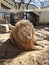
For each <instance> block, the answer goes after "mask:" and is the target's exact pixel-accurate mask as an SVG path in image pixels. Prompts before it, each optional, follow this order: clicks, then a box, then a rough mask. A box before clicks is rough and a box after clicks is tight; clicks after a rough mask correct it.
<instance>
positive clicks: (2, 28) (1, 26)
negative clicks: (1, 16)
mask: <svg viewBox="0 0 49 65" xmlns="http://www.w3.org/2000/svg"><path fill="white" fill-rule="evenodd" d="M8 31H9V27H8V24H0V33H5V32H8Z"/></svg>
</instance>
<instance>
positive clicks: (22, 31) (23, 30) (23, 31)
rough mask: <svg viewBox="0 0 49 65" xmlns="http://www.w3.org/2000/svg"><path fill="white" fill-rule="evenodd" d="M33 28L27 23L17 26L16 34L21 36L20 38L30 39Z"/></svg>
mask: <svg viewBox="0 0 49 65" xmlns="http://www.w3.org/2000/svg"><path fill="white" fill-rule="evenodd" d="M33 34H34V33H33V30H32V28H31V27H30V26H29V25H26V26H22V27H20V28H19V32H18V35H19V37H21V39H25V38H26V39H28V40H31V39H32V37H33Z"/></svg>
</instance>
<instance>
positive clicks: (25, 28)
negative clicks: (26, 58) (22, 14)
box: [10, 20, 40, 50]
mask: <svg viewBox="0 0 49 65" xmlns="http://www.w3.org/2000/svg"><path fill="white" fill-rule="evenodd" d="M34 35H35V31H34V27H33V24H32V23H31V22H30V21H29V20H20V21H18V22H17V23H16V25H15V27H14V29H13V30H12V32H11V34H10V39H11V41H12V43H14V44H16V45H17V46H18V47H19V48H23V49H24V50H32V49H40V48H38V47H37V46H36V44H35V43H36V42H35V38H34Z"/></svg>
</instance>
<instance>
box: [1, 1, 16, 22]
mask: <svg viewBox="0 0 49 65" xmlns="http://www.w3.org/2000/svg"><path fill="white" fill-rule="evenodd" d="M15 8H16V7H15V4H14V2H13V1H12V0H0V11H1V10H3V11H4V10H6V9H15ZM2 21H5V19H4V13H0V23H2Z"/></svg>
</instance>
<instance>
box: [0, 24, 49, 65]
mask: <svg viewBox="0 0 49 65" xmlns="http://www.w3.org/2000/svg"><path fill="white" fill-rule="evenodd" d="M35 34H36V35H35V38H36V42H37V43H38V44H39V45H41V46H42V47H43V48H44V50H41V51H40V50H39V51H38V50H36V51H34V50H33V51H24V50H21V49H18V48H17V47H16V46H15V45H13V44H12V42H11V41H10V39H9V38H10V33H6V34H1V33H0V65H49V63H48V59H47V56H48V54H47V53H46V52H47V51H45V50H47V48H49V25H45V26H44V25H40V26H36V27H35ZM1 42H2V43H1ZM3 42H4V43H3ZM48 50H49V49H48ZM43 51H44V54H43V55H42V54H41V53H42V52H43ZM40 55H42V57H41V58H46V61H47V63H48V64H44V62H45V61H44V62H43V64H41V62H42V61H40V62H39V63H38V64H37V63H36V62H35V61H37V59H38V61H39V59H41V58H40ZM45 56H46V57H45ZM38 57H39V58H38ZM48 57H49V56H48ZM8 59H10V61H8V62H11V63H8V64H7V63H6V62H7V60H8ZM33 62H34V63H33Z"/></svg>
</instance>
